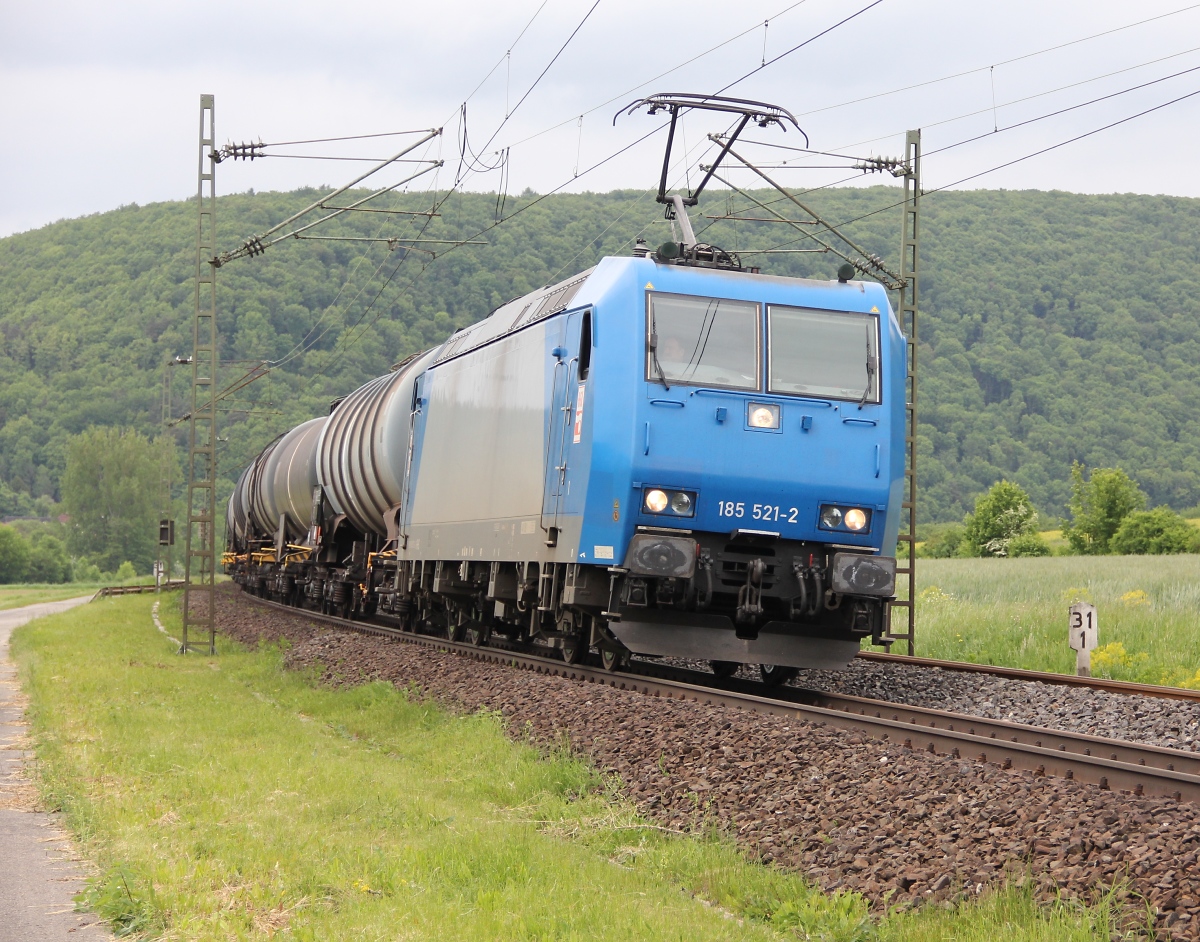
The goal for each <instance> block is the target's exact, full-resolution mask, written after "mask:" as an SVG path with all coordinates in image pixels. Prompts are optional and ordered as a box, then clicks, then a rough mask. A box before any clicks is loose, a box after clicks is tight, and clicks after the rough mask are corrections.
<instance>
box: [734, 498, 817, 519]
mask: <svg viewBox="0 0 1200 942" xmlns="http://www.w3.org/2000/svg"><path fill="white" fill-rule="evenodd" d="M717 516H718V517H733V518H735V519H738V520H741V519H749V520H763V521H769V522H771V523H799V522H800V510H799V508H797V507H780V506H779V505H778V504H747V503H745V502H744V501H740V500H739V501H732V500H719V501H717Z"/></svg>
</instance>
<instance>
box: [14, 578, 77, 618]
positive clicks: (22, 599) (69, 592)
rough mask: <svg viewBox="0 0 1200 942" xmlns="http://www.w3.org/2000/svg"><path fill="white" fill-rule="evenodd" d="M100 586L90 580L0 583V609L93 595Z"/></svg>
mask: <svg viewBox="0 0 1200 942" xmlns="http://www.w3.org/2000/svg"><path fill="white" fill-rule="evenodd" d="M99 588H100V586H99V584H95V585H93V584H92V583H90V582H87V583H84V582H64V583H59V584H57V585H33V584H18V585H0V611H3V610H4V609H6V608H20V607H22V606H23V605H36V604H37V603H38V602H57V601H59V600H60V599H74V598H78V597H79V596H81V595H94V594H95V593H96V591H97V590H98V589H99Z"/></svg>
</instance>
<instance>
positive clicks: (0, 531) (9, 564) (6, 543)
mask: <svg viewBox="0 0 1200 942" xmlns="http://www.w3.org/2000/svg"><path fill="white" fill-rule="evenodd" d="M29 553H30V547H29V541H28V540H27V539H25V536H24V535H23V534H22V533H21V532H20V531H19V530H17V529H16V528H15V527H9V526H5V525H4V524H0V584H7V583H10V582H24V581H25V578H26V576H27V575H28V573H29Z"/></svg>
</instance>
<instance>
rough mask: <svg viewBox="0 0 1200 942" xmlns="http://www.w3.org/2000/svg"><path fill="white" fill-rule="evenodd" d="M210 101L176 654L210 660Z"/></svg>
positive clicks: (213, 293) (213, 270) (205, 115)
mask: <svg viewBox="0 0 1200 942" xmlns="http://www.w3.org/2000/svg"><path fill="white" fill-rule="evenodd" d="M214 112H215V108H214V96H212V95H201V96H200V149H199V163H198V166H197V181H196V210H197V218H196V291H195V300H196V304H195V309H194V314H193V316H192V397H191V413H190V415H189V416H188V462H187V465H188V467H187V473H188V484H187V534H186V542H187V545H186V548H185V550H184V560H185V561H184V586H183V635H182V638H181V643H180V646H179V653H180V654H186V653H187V652H188V651H195V652H197V653H199V654H209V655H212V654H216V653H217V649H216V627H217V626H216V484H217V398H216V397H217V386H216V381H217V266H216V264H215V261H214V260H215V256H216V241H217V232H216V229H217V194H216V159H215V157H216V154H215V150H216V136H217V135H216V127H215V113H214Z"/></svg>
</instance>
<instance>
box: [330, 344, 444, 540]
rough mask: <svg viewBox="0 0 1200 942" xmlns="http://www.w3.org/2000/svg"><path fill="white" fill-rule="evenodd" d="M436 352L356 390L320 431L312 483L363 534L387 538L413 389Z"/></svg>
mask: <svg viewBox="0 0 1200 942" xmlns="http://www.w3.org/2000/svg"><path fill="white" fill-rule="evenodd" d="M437 349H438V348H435V349H433V350H429V351H426V352H425V353H423V354H421V355H420V356H418V357H414V358H413V359H412V360H410V361H409V362H408V363H406V364H404V365H403V366H401V367H400V368H399V369H397V370H396V371H395V372H393V373H388V374H387V375H386V376H380V377H378V378H377V379H373V380H371V381H370V382H369V383H367V384H366V385H365V386H362V387H360V388H359V389H356V390H355V391H354V392H352V393H351V394H350V395H348V396H347V397H346V398H345V399H343V400H342V401H341V402H340V403H339V404H338V406H337V408H336V409H335V410H334V412H333V415H331V416H330V417H329V421H328V422H326V423H325V427H324V429H323V430H322V431H321V440H320V442H319V443H318V445H317V479H318V480H319V481H320V484H321V487H322V488H324V490H325V496H326V497H327V498H328V500H329V503H330V504H331V505H332V506H333V509H334V511H336V512H337V513H339V514H345V515H346V518H347V519H348V520H349V521H350V523H352V524H353V525H354V526H355V527H356V528H357V529H358V530H360V531H361V532H363V533H378V534H381V535H383V534H386V532H387V526H386V524H385V523H384V515H385V513H386V512H387V511H388V509H389V508H392V507H395V506H397V505H398V504H400V502H401V500H402V499H403V493H402V491H403V487H404V475H405V469H406V467H407V462H408V449H409V443H410V432H411V428H412V411H413V386H414V384H415V382H416V379H417V377H418V376H420V375H421V373H422V372H424V370H425V368H426V367H427V366H428V365H429V364H430V363H432V362H433V359H434V357H435V356H436V354H437Z"/></svg>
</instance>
